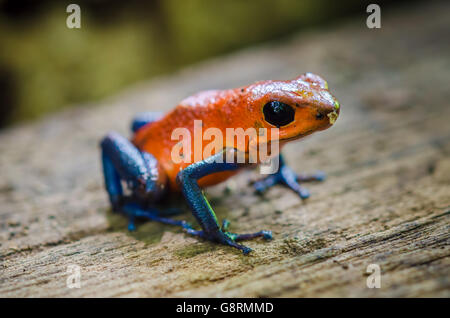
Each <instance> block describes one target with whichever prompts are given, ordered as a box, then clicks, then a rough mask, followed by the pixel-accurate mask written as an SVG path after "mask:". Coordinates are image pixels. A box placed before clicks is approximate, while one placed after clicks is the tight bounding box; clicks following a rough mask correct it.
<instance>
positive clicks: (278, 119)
mask: <svg viewBox="0 0 450 318" xmlns="http://www.w3.org/2000/svg"><path fill="white" fill-rule="evenodd" d="M247 89H248V93H249V99H248V101H249V103H248V105H249V108H248V109H249V111H250V116H251V117H253V118H254V120H255V126H258V127H265V128H268V129H270V128H275V127H277V128H279V140H280V141H289V140H293V139H298V138H302V137H304V136H307V135H309V134H311V133H313V132H316V131H319V130H324V129H327V128H329V127H331V126H332V125H333V124H334V122H335V121H336V119H337V118H338V116H339V112H340V106H339V102H338V101H337V100H336V99H335V98H334V97H333V95H331V93H330V92H329V91H328V84H327V82H326V81H325V80H324V79H323V78H321V77H320V76H318V75H315V74H312V73H306V74H303V75H300V76H299V77H297V78H294V79H293V80H290V81H264V82H258V83H255V84H254V85H251V86H249V87H248V88H247ZM270 139H272V138H270Z"/></svg>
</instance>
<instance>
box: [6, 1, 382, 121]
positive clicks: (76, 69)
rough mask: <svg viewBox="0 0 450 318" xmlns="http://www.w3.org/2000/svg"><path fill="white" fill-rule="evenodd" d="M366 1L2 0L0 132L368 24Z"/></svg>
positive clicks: (380, 2)
mask: <svg viewBox="0 0 450 318" xmlns="http://www.w3.org/2000/svg"><path fill="white" fill-rule="evenodd" d="M387 2H388V1H378V2H377V3H379V4H382V3H383V4H384V3H387ZM70 3H76V4H78V5H80V7H81V24H82V28H81V29H68V28H67V27H66V18H67V16H68V15H69V14H68V13H66V7H67V5H68V4H70ZM368 3H369V2H362V1H359V0H344V1H325V0H303V1H301V0H227V1H213V0H152V1H138V0H127V1H123V0H72V1H33V0H28V1H25V0H3V1H1V0H0V46H1V49H0V105H1V108H0V126H5V125H7V124H10V123H13V122H16V121H18V120H24V119H31V118H36V117H38V116H40V115H41V114H43V113H46V112H50V111H54V110H57V109H59V108H61V107H64V106H66V105H68V104H74V103H82V102H86V101H91V100H96V99H99V98H102V97H104V96H107V95H109V94H112V93H114V92H115V91H117V90H119V89H121V88H123V87H125V86H127V85H130V84H132V83H135V82H137V81H140V80H143V79H147V78H149V77H151V76H155V75H158V74H162V73H167V72H170V71H173V70H175V69H177V68H180V67H181V66H183V65H186V64H189V63H193V62H196V61H199V60H201V59H204V58H207V57H210V56H215V55H218V54H223V53H226V52H230V51H232V50H235V49H237V48H240V47H243V46H248V45H251V44H254V43H258V42H261V41H266V40H277V39H280V38H283V37H286V36H289V34H292V33H293V32H295V31H297V30H299V29H301V28H305V27H309V26H320V25H324V24H329V23H331V22H332V21H334V20H336V19H337V18H342V17H343V16H345V15H350V14H352V13H357V12H358V14H361V15H362V21H364V19H365V16H363V15H365V8H366V6H367V4H368Z"/></svg>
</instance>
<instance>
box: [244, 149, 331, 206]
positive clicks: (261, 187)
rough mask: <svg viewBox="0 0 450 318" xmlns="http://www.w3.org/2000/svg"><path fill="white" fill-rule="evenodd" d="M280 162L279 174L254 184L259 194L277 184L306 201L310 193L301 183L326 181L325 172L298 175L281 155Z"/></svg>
mask: <svg viewBox="0 0 450 318" xmlns="http://www.w3.org/2000/svg"><path fill="white" fill-rule="evenodd" d="M279 162H280V168H279V170H278V172H277V173H274V174H271V175H269V176H267V177H266V178H264V179H262V180H259V181H256V182H255V183H254V184H253V186H254V187H255V190H256V192H257V193H263V192H264V191H266V190H267V189H268V188H270V187H272V186H274V185H276V184H283V185H285V186H287V187H288V188H289V189H291V190H293V191H294V192H295V193H297V194H298V195H299V196H300V198H302V199H306V198H309V191H308V190H306V189H305V188H303V187H302V186H301V185H300V184H299V183H300V182H310V181H323V180H325V173H323V172H316V173H315V174H311V175H304V174H300V175H297V174H296V173H295V172H294V171H293V170H292V169H291V168H290V167H288V166H287V165H286V164H285V162H284V159H283V156H281V155H280V161H279Z"/></svg>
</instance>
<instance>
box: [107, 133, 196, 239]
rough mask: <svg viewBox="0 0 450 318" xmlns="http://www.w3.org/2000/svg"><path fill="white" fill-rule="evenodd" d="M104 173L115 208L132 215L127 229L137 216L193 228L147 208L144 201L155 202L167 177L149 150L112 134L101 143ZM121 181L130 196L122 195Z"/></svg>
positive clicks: (133, 226)
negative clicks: (127, 188)
mask: <svg viewBox="0 0 450 318" xmlns="http://www.w3.org/2000/svg"><path fill="white" fill-rule="evenodd" d="M101 148H102V162H103V174H104V177H105V186H106V190H107V192H108V195H109V199H110V202H111V205H112V206H113V209H114V210H115V211H119V212H123V213H125V214H126V215H127V216H128V218H129V224H128V229H129V230H131V231H132V230H134V229H135V224H134V221H135V219H136V218H146V219H149V220H152V221H158V222H162V223H165V224H171V225H178V226H182V227H186V228H188V227H189V228H190V226H189V224H188V223H187V222H185V221H178V220H172V219H169V218H165V217H161V213H160V212H159V211H158V210H156V209H153V208H148V205H147V204H146V202H145V201H147V200H148V199H151V200H153V201H156V200H158V198H159V197H160V196H161V195H162V194H163V193H164V189H165V184H164V183H165V182H164V176H161V175H160V172H159V169H158V161H157V160H156V159H155V158H154V157H153V156H152V155H151V154H149V153H147V152H144V151H140V150H139V149H137V148H136V147H135V146H134V145H133V144H132V143H131V142H130V141H129V140H128V139H126V138H124V137H122V136H121V135H119V134H117V133H114V132H112V133H109V134H108V135H107V136H106V137H105V138H103V140H102V142H101ZM121 180H124V181H125V182H126V183H127V185H128V187H129V188H130V190H131V193H132V194H131V196H128V197H125V196H124V194H123V189H122V184H121Z"/></svg>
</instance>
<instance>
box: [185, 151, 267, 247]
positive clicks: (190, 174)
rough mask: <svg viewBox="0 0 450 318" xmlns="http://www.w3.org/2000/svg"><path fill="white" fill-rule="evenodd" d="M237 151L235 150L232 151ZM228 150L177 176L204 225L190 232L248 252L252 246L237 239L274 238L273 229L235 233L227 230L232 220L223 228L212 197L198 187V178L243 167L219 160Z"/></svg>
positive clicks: (196, 215) (196, 216)
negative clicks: (210, 199)
mask: <svg viewBox="0 0 450 318" xmlns="http://www.w3.org/2000/svg"><path fill="white" fill-rule="evenodd" d="M228 151H232V152H234V150H228ZM224 155H225V152H221V153H219V154H216V155H214V156H211V157H209V158H207V159H205V160H202V161H199V162H196V163H194V164H192V165H190V166H188V167H186V168H185V169H184V170H181V171H180V172H179V173H178V175H177V182H178V184H179V185H180V187H181V190H182V192H183V194H184V196H185V198H186V200H187V202H188V204H189V206H190V208H191V210H192V214H193V215H194V216H195V218H196V219H197V222H198V223H199V224H200V226H201V227H202V231H196V230H194V229H186V232H187V233H189V234H191V235H196V236H199V237H202V238H204V239H207V240H211V241H214V242H218V243H221V244H225V245H230V246H233V247H235V248H238V249H240V250H242V252H243V253H244V254H248V253H249V252H250V251H251V249H250V248H248V247H246V246H244V245H240V244H238V243H236V242H235V241H238V240H244V239H251V238H255V237H264V238H266V239H271V238H272V234H271V232H270V231H260V232H257V233H252V234H235V233H231V232H228V231H227V228H228V224H229V223H228V222H227V221H225V222H224V226H223V227H222V228H221V227H220V226H219V223H218V221H217V218H216V215H215V213H214V210H213V209H212V208H211V206H210V204H209V202H208V200H207V199H206V198H205V196H204V194H203V192H202V190H201V189H200V187H199V186H198V183H197V180H198V179H200V178H202V177H204V176H206V175H209V174H212V173H215V172H221V171H228V170H236V169H239V168H241V167H242V165H240V164H237V163H223V162H216V161H217V159H219V158H222V159H223V158H224Z"/></svg>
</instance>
